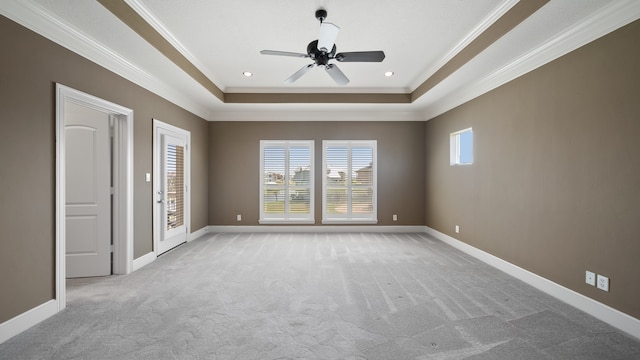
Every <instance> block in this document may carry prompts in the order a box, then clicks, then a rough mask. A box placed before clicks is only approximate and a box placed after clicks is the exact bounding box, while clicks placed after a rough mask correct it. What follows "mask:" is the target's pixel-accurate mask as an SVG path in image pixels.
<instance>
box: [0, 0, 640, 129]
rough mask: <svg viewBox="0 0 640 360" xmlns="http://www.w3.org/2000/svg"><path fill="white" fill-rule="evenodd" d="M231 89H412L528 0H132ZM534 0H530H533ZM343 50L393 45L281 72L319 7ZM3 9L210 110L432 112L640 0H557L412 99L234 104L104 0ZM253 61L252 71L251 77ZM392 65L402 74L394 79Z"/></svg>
mask: <svg viewBox="0 0 640 360" xmlns="http://www.w3.org/2000/svg"><path fill="white" fill-rule="evenodd" d="M124 1H125V2H126V3H127V4H128V5H129V6H131V7H132V8H133V9H134V10H135V11H136V12H137V13H138V14H139V15H141V16H142V17H143V18H144V19H145V20H146V21H147V22H148V23H149V24H151V25H152V26H153V27H154V28H155V30H156V31H157V32H159V33H160V34H162V35H163V37H165V39H167V40H168V41H169V42H170V43H171V44H172V45H173V46H174V47H175V48H176V49H178V50H179V51H180V52H181V53H182V54H183V55H184V56H185V57H186V58H187V59H188V60H189V61H190V62H191V63H192V64H194V65H195V66H196V67H197V68H198V69H199V70H200V71H201V72H202V73H204V74H205V75H206V77H207V78H208V79H209V80H211V81H212V82H213V83H214V84H215V85H216V86H217V87H218V88H220V89H221V90H222V91H223V92H225V93H384V94H388V93H403V94H407V93H411V92H412V91H413V90H415V89H416V88H417V87H418V86H420V85H421V84H422V83H423V82H424V81H425V80H427V79H428V78H429V77H430V76H431V75H433V74H434V73H435V72H436V71H437V70H438V69H440V68H441V67H442V66H443V65H444V64H445V63H447V61H448V60H450V59H451V58H452V57H453V56H454V55H456V54H457V53H458V52H459V51H460V50H462V49H463V48H464V47H465V46H466V45H467V44H468V43H469V42H471V41H472V40H473V39H475V38H476V37H477V36H478V35H479V34H481V33H482V31H484V30H485V29H486V28H487V27H489V26H490V25H491V24H492V23H494V22H495V21H496V20H497V19H499V18H500V16H502V15H504V14H505V13H506V12H507V11H508V10H509V9H511V8H512V7H513V6H515V5H516V4H517V3H518V0H428V1H427V0H393V1H382V0H379V1H373V0H350V1H339V0H307V1H303V0H272V1H264V0H233V1H229V0H189V1H186V0H185V1H167V0H124ZM523 1H526V0H523ZM319 8H324V9H326V10H327V11H328V17H327V19H326V21H329V22H332V23H334V24H336V25H338V26H339V27H340V28H341V29H340V33H339V35H338V38H337V40H336V46H337V47H338V52H341V51H367V50H384V52H385V54H386V58H385V60H384V61H383V62H382V63H339V67H340V69H341V70H342V71H343V72H344V73H345V74H346V75H347V77H349V79H350V80H351V82H350V83H349V84H348V85H346V86H338V85H335V83H334V82H333V80H332V79H331V78H330V77H329V76H328V75H327V74H326V73H325V72H324V71H322V69H320V68H315V69H313V70H312V71H311V72H309V73H308V74H306V75H305V76H304V77H302V78H301V79H299V80H298V81H297V82H296V83H295V84H290V85H286V84H284V83H283V81H284V80H285V79H286V78H288V77H289V76H290V75H291V74H293V73H294V72H295V71H297V70H298V69H299V68H301V67H302V66H303V65H305V64H308V63H311V61H310V60H309V59H303V58H294V57H279V56H267V55H261V54H260V53H259V51H260V50H263V49H270V50H281V51H291V52H300V53H306V46H307V44H308V43H309V42H310V41H312V40H315V39H317V33H318V29H319V23H318V21H317V20H316V19H315V17H314V13H315V11H316V10H317V9H319ZM0 14H3V15H4V16H7V17H9V18H11V19H13V20H14V21H17V22H18V23H21V24H22V25H24V26H26V27H28V28H30V29H32V30H34V31H36V32H38V33H40V34H42V35H44V36H45V37H48V38H49V39H51V40H53V41H55V42H57V43H59V44H61V45H63V46H65V47H67V48H69V49H71V50H73V51H75V52H77V53H79V54H80V55H82V56H85V57H87V58H89V59H91V60H93V61H95V62H96V63H98V64H100V65H102V66H104V67H106V68H108V69H110V70H112V71H114V72H116V73H118V74H120V75H121V76H123V77H125V78H127V79H129V80H132V81H133V82H135V83H138V84H139V85H141V86H143V87H145V88H147V89H149V90H151V91H153V92H155V93H157V94H158V95H160V96H162V97H164V98H166V99H168V100H169V101H172V102H174V103H176V104H178V105H180V106H182V107H184V108H185V109H187V110H189V111H191V112H193V113H195V114H197V115H199V116H201V117H203V118H205V119H207V120H234V121H241V120H428V119H430V118H432V117H434V116H437V115H439V114H441V113H443V112H445V111H447V110H449V109H451V108H453V107H455V106H457V105H460V104H462V103H464V102H466V101H468V100H470V99H472V98H474V97H476V96H478V95H481V94H482V93H484V92H486V91H488V90H491V89H493V88H495V87H496V86H499V85H500V84H503V83H505V82H507V81H510V80H511V79H513V78H515V77H517V76H520V75H522V74H524V73H526V72H528V71H531V70H532V69H534V68H536V67H538V66H540V65H543V64H544V63H546V62H549V61H551V60H553V59H555V58H557V57H558V56H561V55H563V54H565V53H567V52H569V51H571V50H573V49H575V48H577V47H580V46H582V45H584V44H586V43H588V42H590V41H592V40H594V39H597V38H598V37H600V36H603V35H605V34H607V33H609V32H611V31H613V30H615V29H617V28H619V27H621V26H623V25H626V24H627V23H629V22H631V21H634V20H636V19H638V18H640V1H637V0H552V1H550V2H549V3H547V4H546V5H544V6H543V7H542V8H541V9H540V10H538V11H537V12H535V13H534V14H533V15H532V16H530V17H529V18H527V19H526V20H525V21H524V22H522V23H521V24H520V25H518V26H517V27H516V28H514V29H513V30H512V31H510V32H509V33H507V34H506V35H504V36H503V37H502V38H500V39H499V40H498V41H496V42H495V43H493V45H491V46H489V47H488V48H487V49H485V50H484V51H483V52H481V53H480V54H479V55H478V56H476V57H474V58H473V59H472V60H471V61H469V62H467V63H466V64H465V65H463V66H462V67H461V68H459V69H458V70H457V71H455V72H454V73H453V74H451V75H450V76H448V77H447V78H445V79H444V80H443V81H442V82H440V83H438V84H437V85H436V86H435V87H433V88H432V89H431V90H429V91H428V92H427V93H426V94H424V95H422V96H421V97H419V98H418V99H417V100H415V101H413V102H412V103H410V104H334V103H320V104H309V103H290V104H286V103H285V104H234V103H224V102H223V101H221V100H220V99H219V98H217V97H216V96H214V95H213V94H212V93H210V92H209V91H208V90H207V89H206V88H205V87H203V86H202V85H200V83H198V82H197V81H195V80H194V79H192V78H191V77H190V76H189V75H188V74H187V73H185V72H184V71H183V70H182V69H181V68H180V67H178V66H177V65H175V64H174V63H173V62H172V61H170V60H169V59H168V58H166V57H165V56H164V55H163V54H162V53H161V52H160V51H158V50H157V49H156V48H154V47H153V46H151V45H150V44H149V43H147V42H146V41H145V40H144V39H143V38H142V37H140V36H139V35H138V34H137V33H136V32H134V31H133V30H132V29H130V28H129V27H128V26H127V25H125V24H124V23H123V22H121V21H120V20H119V19H118V18H117V17H116V16H115V15H113V14H112V13H111V12H110V11H109V10H107V9H106V8H105V7H103V6H102V5H101V4H100V3H98V2H97V1H87V0H84V1H79V0H2V1H1V2H0ZM244 71H251V72H252V73H253V74H254V75H253V76H252V77H245V76H243V75H242V72H244ZM385 71H393V72H395V75H394V76H393V77H385V76H384V72H385Z"/></svg>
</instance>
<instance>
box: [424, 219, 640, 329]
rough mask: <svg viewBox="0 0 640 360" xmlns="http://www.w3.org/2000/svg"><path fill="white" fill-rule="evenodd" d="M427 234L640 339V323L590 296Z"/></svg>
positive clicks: (448, 238)
mask: <svg viewBox="0 0 640 360" xmlns="http://www.w3.org/2000/svg"><path fill="white" fill-rule="evenodd" d="M426 233H427V234H429V235H431V236H433V237H435V238H436V239H439V240H441V241H442V242H444V243H446V244H449V245H451V246H453V247H454V248H456V249H458V250H461V251H462V252H465V253H467V254H469V255H471V256H473V257H475V258H476V259H478V260H480V261H483V262H485V263H487V264H489V265H491V266H493V267H495V268H496V269H498V270H501V271H504V272H505V273H507V274H509V275H511V276H513V277H515V278H516V279H519V280H522V281H524V282H525V283H527V284H529V285H531V286H533V287H535V288H537V289H538V290H541V291H543V292H545V293H547V294H549V295H551V296H553V297H555V298H557V299H559V300H562V301H564V302H566V303H567V304H569V305H571V306H574V307H576V308H578V309H580V310H582V311H584V312H586V313H587V314H589V315H591V316H593V317H595V318H597V319H599V320H602V321H604V322H606V323H607V324H609V325H611V326H614V327H616V328H618V329H620V330H622V331H624V332H626V333H627V334H629V335H631V336H633V337H635V338H637V339H640V320H638V319H636V318H634V317H633V316H630V315H628V314H625V313H623V312H621V311H619V310H616V309H614V308H612V307H610V306H608V305H605V304H603V303H601V302H598V301H595V300H593V299H591V298H589V297H587V296H584V295H582V294H580V293H578V292H575V291H573V290H571V289H569V288H566V287H564V286H562V285H559V284H557V283H554V282H553V281H551V280H549V279H546V278H543V277H542V276H539V275H536V274H534V273H532V272H530V271H528V270H525V269H523V268H521V267H518V266H516V265H514V264H512V263H510V262H507V261H505V260H502V259H500V258H499V257H496V256H494V255H491V254H489V253H487V252H484V251H482V250H480V249H478V248H475V247H473V246H471V245H469V244H466V243H464V242H462V241H460V240H458V239H455V238H453V237H451V236H449V235H447V234H443V233H441V232H439V231H437V230H435V229H432V228H430V227H426Z"/></svg>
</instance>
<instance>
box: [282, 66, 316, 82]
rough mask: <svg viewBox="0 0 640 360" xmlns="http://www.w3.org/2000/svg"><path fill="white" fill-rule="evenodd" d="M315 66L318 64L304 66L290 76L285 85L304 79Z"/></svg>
mask: <svg viewBox="0 0 640 360" xmlns="http://www.w3.org/2000/svg"><path fill="white" fill-rule="evenodd" d="M314 66H316V64H309V65H305V66H303V67H302V69H300V70H298V71H296V73H295V74H293V75H291V76H289V78H288V79H287V80H285V81H284V83H285V84H292V83H294V82H295V81H296V80H298V79H300V78H301V77H302V75H304V74H306V73H307V72H309V70H311V68H313V67H314Z"/></svg>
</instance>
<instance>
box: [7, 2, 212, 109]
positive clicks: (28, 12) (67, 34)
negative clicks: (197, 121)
mask: <svg viewBox="0 0 640 360" xmlns="http://www.w3.org/2000/svg"><path fill="white" fill-rule="evenodd" d="M0 12H1V13H2V14H3V15H4V16H6V17H7V18H9V19H11V20H13V21H15V22H17V23H18V24H20V25H22V26H24V27H26V28H27V29H29V30H31V31H34V32H35V33H37V34H39V35H41V36H43V37H45V38H47V39H49V40H51V41H53V42H54V43H56V44H58V45H60V46H62V47H64V48H66V49H69V50H71V51H73V52H74V53H76V54H78V55H80V56H82V57H84V58H86V59H88V60H90V61H92V62H94V63H96V64H98V65H100V66H102V67H104V68H105V69H107V70H109V71H112V72H114V73H116V74H117V75H119V76H121V77H123V78H125V79H127V80H129V81H131V82H133V83H135V84H137V85H139V86H141V87H143V88H145V89H147V90H149V91H151V92H153V93H155V94H156V95H158V96H160V97H162V98H164V99H166V100H168V101H170V102H172V103H174V104H176V105H178V106H180V107H183V108H184V109H186V110H188V111H191V112H193V113H194V114H196V115H198V116H200V117H202V118H205V119H207V118H208V117H209V115H210V110H209V109H208V108H206V107H204V106H201V105H199V104H197V103H196V102H194V101H193V100H191V99H190V98H189V97H187V96H184V95H183V94H182V93H180V92H179V91H176V90H174V89H173V87H171V86H169V85H168V84H166V83H164V82H162V81H160V80H159V79H158V78H157V77H154V76H151V75H150V74H149V73H147V72H146V71H144V70H143V69H142V68H140V67H138V66H137V65H136V64H134V63H132V62H130V61H128V60H127V59H125V58H124V57H122V56H121V55H120V54H118V53H116V52H115V51H113V50H111V49H110V48H108V47H106V46H105V45H103V44H102V43H100V42H98V41H96V40H95V39H93V38H91V37H89V36H87V35H85V34H83V33H82V32H80V31H78V30H77V29H75V28H74V27H72V26H70V25H68V24H66V23H65V22H64V21H63V20H61V19H60V18H59V17H58V16H56V15H55V14H52V13H51V12H49V11H47V10H46V9H44V8H43V7H42V6H41V5H39V4H37V3H35V2H33V1H32V0H20V1H2V2H0Z"/></svg>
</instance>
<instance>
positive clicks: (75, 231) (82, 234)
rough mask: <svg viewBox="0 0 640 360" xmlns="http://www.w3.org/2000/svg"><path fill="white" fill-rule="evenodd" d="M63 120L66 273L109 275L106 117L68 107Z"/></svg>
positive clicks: (98, 112) (109, 222) (99, 113)
mask: <svg viewBox="0 0 640 360" xmlns="http://www.w3.org/2000/svg"><path fill="white" fill-rule="evenodd" d="M64 117H65V119H64V121H65V164H66V168H65V169H66V170H65V177H66V239H65V240H66V274H67V277H68V278H72V277H87V276H104V275H110V274H111V144H110V134H109V131H110V130H109V129H110V125H109V114H107V113H104V112H100V111H98V110H94V109H91V108H88V107H84V106H80V105H77V104H74V103H71V102H69V103H67V104H66V106H65V113H64Z"/></svg>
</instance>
